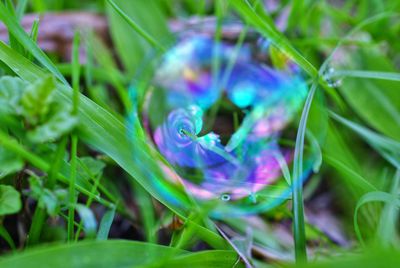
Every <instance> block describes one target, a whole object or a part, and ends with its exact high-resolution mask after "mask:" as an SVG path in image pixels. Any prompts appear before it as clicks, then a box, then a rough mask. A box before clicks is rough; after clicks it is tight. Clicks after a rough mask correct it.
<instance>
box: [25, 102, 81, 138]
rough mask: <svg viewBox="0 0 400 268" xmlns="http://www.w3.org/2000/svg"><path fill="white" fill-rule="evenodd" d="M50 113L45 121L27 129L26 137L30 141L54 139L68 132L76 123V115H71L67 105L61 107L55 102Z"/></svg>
mask: <svg viewBox="0 0 400 268" xmlns="http://www.w3.org/2000/svg"><path fill="white" fill-rule="evenodd" d="M50 114H51V115H50V116H49V117H48V118H47V120H46V121H44V122H43V123H42V124H41V125H39V126H37V127H36V128H34V129H33V130H31V131H29V133H28V138H29V139H30V140H31V141H32V142H36V143H43V142H49V141H54V140H56V139H58V138H60V137H61V136H62V135H64V134H66V133H68V132H70V131H71V130H72V129H73V128H74V127H75V126H76V124H77V123H78V118H77V116H75V115H72V113H71V110H70V109H68V107H62V106H61V105H58V104H57V105H55V108H54V109H52V110H51V113H50Z"/></svg>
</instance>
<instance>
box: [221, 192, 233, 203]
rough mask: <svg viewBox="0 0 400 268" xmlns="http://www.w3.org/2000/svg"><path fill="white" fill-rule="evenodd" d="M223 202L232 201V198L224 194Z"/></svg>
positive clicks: (222, 196)
mask: <svg viewBox="0 0 400 268" xmlns="http://www.w3.org/2000/svg"><path fill="white" fill-rule="evenodd" d="M221 200H222V201H224V202H228V201H229V200H231V196H230V195H229V194H223V195H221Z"/></svg>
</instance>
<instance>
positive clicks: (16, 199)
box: [0, 185, 22, 216]
mask: <svg viewBox="0 0 400 268" xmlns="http://www.w3.org/2000/svg"><path fill="white" fill-rule="evenodd" d="M21 206H22V204H21V197H20V194H19V192H18V191H17V190H15V189H14V187H12V186H9V185H0V216H2V215H8V214H14V213H17V212H18V211H19V210H20V209H21Z"/></svg>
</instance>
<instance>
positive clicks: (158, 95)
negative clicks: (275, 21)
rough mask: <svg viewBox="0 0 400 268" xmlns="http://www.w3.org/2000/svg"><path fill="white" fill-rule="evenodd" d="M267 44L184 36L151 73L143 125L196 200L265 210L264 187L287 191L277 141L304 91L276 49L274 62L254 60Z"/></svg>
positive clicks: (286, 152)
mask: <svg viewBox="0 0 400 268" xmlns="http://www.w3.org/2000/svg"><path fill="white" fill-rule="evenodd" d="M259 44H261V45H259ZM266 44H268V45H266ZM271 46H272V45H271V44H270V43H269V42H258V44H257V43H256V44H251V42H245V43H244V44H243V45H242V46H241V47H240V48H239V49H238V47H237V46H236V45H235V44H234V43H231V42H228V41H221V42H219V43H215V41H214V39H213V38H208V37H205V36H198V37H196V36H191V37H190V38H185V37H183V38H182V39H180V40H179V41H178V42H177V43H176V45H174V46H173V47H172V48H171V49H170V50H168V51H167V52H166V54H165V56H164V57H163V59H162V61H161V62H160V63H159V64H158V66H157V68H156V70H155V75H154V78H153V80H152V90H151V91H149V94H148V96H147V98H146V99H147V102H146V104H145V105H144V112H143V113H144V114H143V116H142V117H143V119H144V120H145V122H144V125H145V126H148V127H147V129H148V134H149V136H150V137H151V138H152V139H153V141H154V144H155V146H156V147H157V149H158V150H159V152H160V153H161V155H162V156H164V158H165V159H166V160H167V161H168V162H169V164H170V165H171V166H172V168H173V169H174V171H175V172H176V173H177V174H178V176H179V178H180V180H181V181H182V182H183V184H184V185H185V187H186V189H187V190H188V191H189V192H190V193H191V194H192V195H193V196H195V197H196V198H197V199H199V200H203V201H204V200H220V201H223V203H226V204H229V206H233V207H234V209H233V210H236V209H238V208H240V207H243V206H244V205H245V207H246V209H248V207H249V206H253V207H260V208H263V209H265V208H266V207H268V206H266V205H265V204H264V205H261V204H258V202H263V201H264V200H265V199H266V198H267V196H268V194H269V188H268V187H269V186H274V185H284V186H285V189H286V190H285V194H283V193H280V195H281V197H282V199H284V198H285V197H284V196H286V195H287V194H288V193H289V192H290V189H291V187H290V185H289V184H288V183H287V182H286V181H285V180H283V179H280V178H281V177H282V169H283V166H284V165H287V163H290V161H291V157H292V156H291V155H292V152H291V150H290V149H289V148H283V147H282V146H281V145H280V144H279V139H280V136H281V132H282V131H283V130H284V129H285V127H286V126H287V125H288V124H289V123H290V122H291V120H292V119H293V117H294V116H295V115H296V114H298V112H299V110H300V109H301V107H302V104H303V102H304V100H305V97H306V95H307V92H308V88H307V85H306V83H305V81H304V80H303V78H302V76H301V74H300V72H299V70H298V68H297V67H296V66H295V65H294V64H293V63H292V62H291V61H290V60H288V58H287V57H284V55H283V54H282V55H279V56H276V53H277V52H276V51H275V52H274V53H275V56H274V59H275V61H276V59H279V58H282V59H284V61H283V62H279V64H278V65H277V64H275V65H274V64H273V63H272V61H268V60H260V59H258V58H257V55H258V54H260V53H264V54H265V53H267V52H268V51H269V50H268V49H269V48H270V47H271ZM216 51H217V52H218V53H216ZM264 56H265V57H264V58H268V55H264ZM216 63H217V64H216ZM215 66H217V67H218V69H217V70H216V69H215ZM235 116H236V117H235ZM234 118H236V119H234ZM235 120H236V122H235ZM285 167H286V168H287V166H285ZM224 206H225V205H223V208H222V210H224V209H225V207H224ZM222 210H221V211H222ZM250 210H251V209H249V211H250Z"/></svg>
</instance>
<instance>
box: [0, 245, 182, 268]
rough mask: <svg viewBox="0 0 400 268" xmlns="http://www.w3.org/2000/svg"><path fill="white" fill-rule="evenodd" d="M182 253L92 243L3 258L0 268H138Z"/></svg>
mask: <svg viewBox="0 0 400 268" xmlns="http://www.w3.org/2000/svg"><path fill="white" fill-rule="evenodd" d="M182 253H185V251H183V250H179V249H174V248H169V247H165V246H160V245H156V244H149V243H142V242H135V241H127V240H125V241H124V240H114V241H90V242H89V241H88V242H78V243H72V244H60V245H46V246H45V247H40V248H35V249H31V250H25V251H24V252H22V253H19V254H14V255H9V256H7V257H3V258H1V259H0V267H2V268H7V267H13V268H23V267H42V268H46V267H48V268H55V267H65V266H66V265H67V266H68V267H70V268H75V267H76V268H78V267H85V268H87V267H93V268H94V267H96V268H101V267H104V268H109V267H137V266H145V265H150V264H152V263H155V262H158V261H161V260H166V259H168V258H171V257H173V256H175V255H177V254H182Z"/></svg>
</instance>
